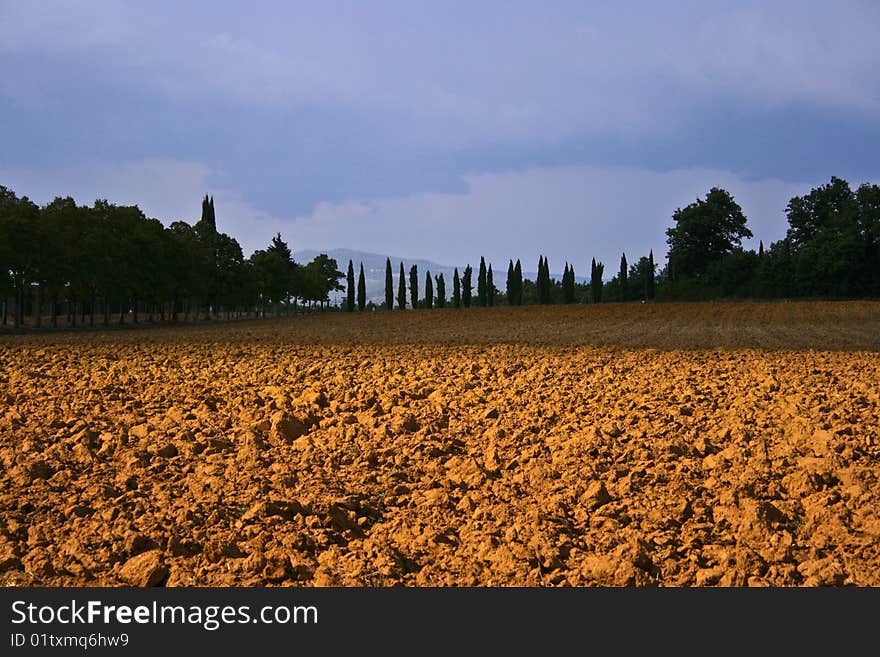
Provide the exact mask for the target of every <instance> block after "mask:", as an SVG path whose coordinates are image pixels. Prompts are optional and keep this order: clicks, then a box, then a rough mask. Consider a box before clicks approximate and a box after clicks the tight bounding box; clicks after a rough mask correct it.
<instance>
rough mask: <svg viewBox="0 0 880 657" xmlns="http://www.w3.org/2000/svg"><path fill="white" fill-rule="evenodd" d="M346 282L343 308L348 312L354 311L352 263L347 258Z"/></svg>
mask: <svg viewBox="0 0 880 657" xmlns="http://www.w3.org/2000/svg"><path fill="white" fill-rule="evenodd" d="M345 282H346V284H347V285H346V299H345V309H346V310H347V311H348V312H354V298H355V291H354V263H353V262H352V261H351V260H349V261H348V274H347V275H346V277H345Z"/></svg>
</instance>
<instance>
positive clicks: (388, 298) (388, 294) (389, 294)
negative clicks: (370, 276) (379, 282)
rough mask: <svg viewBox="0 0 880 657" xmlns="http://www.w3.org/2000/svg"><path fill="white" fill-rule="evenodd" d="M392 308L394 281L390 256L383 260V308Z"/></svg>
mask: <svg viewBox="0 0 880 657" xmlns="http://www.w3.org/2000/svg"><path fill="white" fill-rule="evenodd" d="M393 308H394V281H393V279H392V276H391V258H386V260H385V310H391V309H393Z"/></svg>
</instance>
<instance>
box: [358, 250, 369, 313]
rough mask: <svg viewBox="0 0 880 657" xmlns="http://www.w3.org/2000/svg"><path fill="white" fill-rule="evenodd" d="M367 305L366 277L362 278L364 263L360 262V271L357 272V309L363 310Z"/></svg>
mask: <svg viewBox="0 0 880 657" xmlns="http://www.w3.org/2000/svg"><path fill="white" fill-rule="evenodd" d="M366 307H367V279H366V278H364V263H363V262H362V263H361V273H360V274H358V310H360V311H363V310H364V309H365V308H366Z"/></svg>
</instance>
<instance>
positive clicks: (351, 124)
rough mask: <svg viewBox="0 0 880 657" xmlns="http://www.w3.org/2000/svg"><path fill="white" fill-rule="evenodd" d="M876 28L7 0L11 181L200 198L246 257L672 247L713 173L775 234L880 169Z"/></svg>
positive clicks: (156, 204) (804, 21) (4, 172)
mask: <svg viewBox="0 0 880 657" xmlns="http://www.w3.org/2000/svg"><path fill="white" fill-rule="evenodd" d="M612 5H613V6H612ZM878 34H880V3H877V2H876V1H874V0H867V1H864V2H834V3H829V2H821V3H819V2H804V1H801V2H777V3H774V2H755V3H749V2H737V3H730V2H718V3H713V2H706V1H699V2H677V3H675V2H663V3H659V2H615V3H608V2H596V3H588V2H585V1H575V2H561V1H557V2H534V1H532V2H516V1H512V0H505V1H503V2H502V1H499V2H488V1H487V2H478V1H474V0H470V1H464V2H439V1H438V2H428V1H424V2H421V1H420V2H409V1H404V2H382V1H379V0H376V1H373V2H331V1H322V2H311V3H300V2H248V3H242V2H211V3H208V2H205V3H185V4H184V3H180V2H167V3H166V2H156V1H151V2H102V1H98V0H94V1H88V2H49V1H41V2H19V1H17V0H0V70H2V75H0V126H2V134H3V139H2V146H0V185H5V186H7V187H11V188H12V189H13V190H15V191H16V193H18V194H20V195H27V196H29V197H31V198H32V199H33V200H35V201H37V202H39V203H46V202H48V201H50V200H51V199H52V198H53V197H55V196H67V195H70V196H73V197H74V198H75V199H76V201H77V202H78V203H81V204H91V203H92V202H93V201H94V200H95V198H107V199H108V200H110V201H112V202H117V203H126V204H137V205H139V206H140V207H141V209H143V210H144V212H145V213H146V214H147V215H148V216H152V217H156V218H158V219H160V220H161V221H162V222H163V223H165V224H166V225H167V224H169V223H170V222H171V221H174V220H185V221H188V222H190V223H193V222H195V221H196V220H198V218H199V212H200V202H201V198H202V196H203V195H204V194H211V195H213V197H214V200H215V206H216V211H217V224H218V228H219V229H220V230H222V231H224V232H226V233H228V234H230V235H232V236H233V237H235V238H236V239H238V241H239V242H240V243H241V245H242V248H243V250H244V253H245V256H248V255H250V253H252V252H253V251H254V250H255V249H258V248H264V247H265V246H266V245H267V244H268V242H269V240H270V239H271V237H272V235H274V234H275V233H276V232H279V231H280V232H281V234H282V236H283V238H284V239H285V240H286V241H287V242H288V244H289V245H290V246H291V248H292V249H294V250H300V249H331V248H337V247H338V248H353V249H362V250H369V251H375V252H379V253H388V254H393V255H399V256H404V257H412V258H427V259H431V260H434V261H437V262H440V263H443V264H451V265H458V264H463V263H468V262H470V263H476V262H478V261H479V257H480V256H481V255H484V256H486V258H487V260H488V261H490V262H494V263H496V265H495V268H496V269H498V270H501V269H502V268H506V263H507V260H508V258H511V257H513V258H521V259H522V260H523V264H524V266H525V269H527V270H534V269H535V268H536V265H537V259H538V255H539V254H544V255H546V256H548V257H549V259H550V265H551V269H552V270H553V271H554V272H556V271H561V270H562V266H563V264H564V262H565V261H566V260H568V261H569V262H572V263H573V264H574V265H575V267H576V270H577V272H578V274H579V275H584V274H586V273H588V272H587V271H585V269H588V263H589V260H590V258H592V257H596V258H597V259H600V260H603V261H604V262H605V263H606V270H608V269H611V270H614V269H616V266H617V263H618V261H619V259H620V253H621V252H622V251H625V252H626V253H627V257H628V259H629V260H630V262H633V261H634V260H635V259H636V258H637V257H638V256H640V255H646V254H647V252H648V250H649V249H653V250H654V254H655V257H656V260H657V261H658V262H660V263H662V262H663V259H664V257H665V254H666V235H665V230H666V228H667V227H669V226H670V225H671V221H672V220H671V215H672V213H673V211H674V210H675V209H676V208H677V207H684V206H685V205H687V204H688V203H690V202H692V201H694V200H695V199H696V198H697V197H698V196H704V195H705V194H706V192H707V191H708V190H709V189H710V188H711V187H713V186H721V187H724V188H725V189H727V190H728V191H729V192H730V193H731V194H733V196H734V198H735V199H736V201H737V202H738V203H739V204H740V205H741V206H742V207H743V210H744V211H745V213H746V215H747V217H748V219H749V226H750V227H751V229H752V231H753V232H754V233H755V237H756V241H755V243H754V244H755V245H756V244H757V239H763V240H764V242H765V244H768V245H769V243H770V242H772V241H774V240H777V239H780V238H781V237H783V236H784V234H785V229H786V221H785V215H784V209H785V205H786V204H787V202H788V200H789V199H790V198H791V197H792V196H794V195H800V194H805V193H807V192H809V190H810V189H811V188H812V187H815V186H817V185H820V184H824V183H826V182H828V180H829V179H830V177H831V176H832V175H836V176H839V177H843V178H846V179H847V180H848V181H849V182H850V183H851V184H852V185H853V186H854V187H855V186H857V185H858V184H860V183H863V182H868V181H871V182H880V159H878V152H880V66H878V64H880V48H878V45H877V35H878ZM747 246H752V244H751V243H747Z"/></svg>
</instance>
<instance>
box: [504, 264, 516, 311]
mask: <svg viewBox="0 0 880 657" xmlns="http://www.w3.org/2000/svg"><path fill="white" fill-rule="evenodd" d="M513 277H514V273H513V260H510V262H509V263H508V265H507V287H506V288H505V291H506V292H507V303H508V304H510V305H511V306H515V305H516V281H514V278H513Z"/></svg>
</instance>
